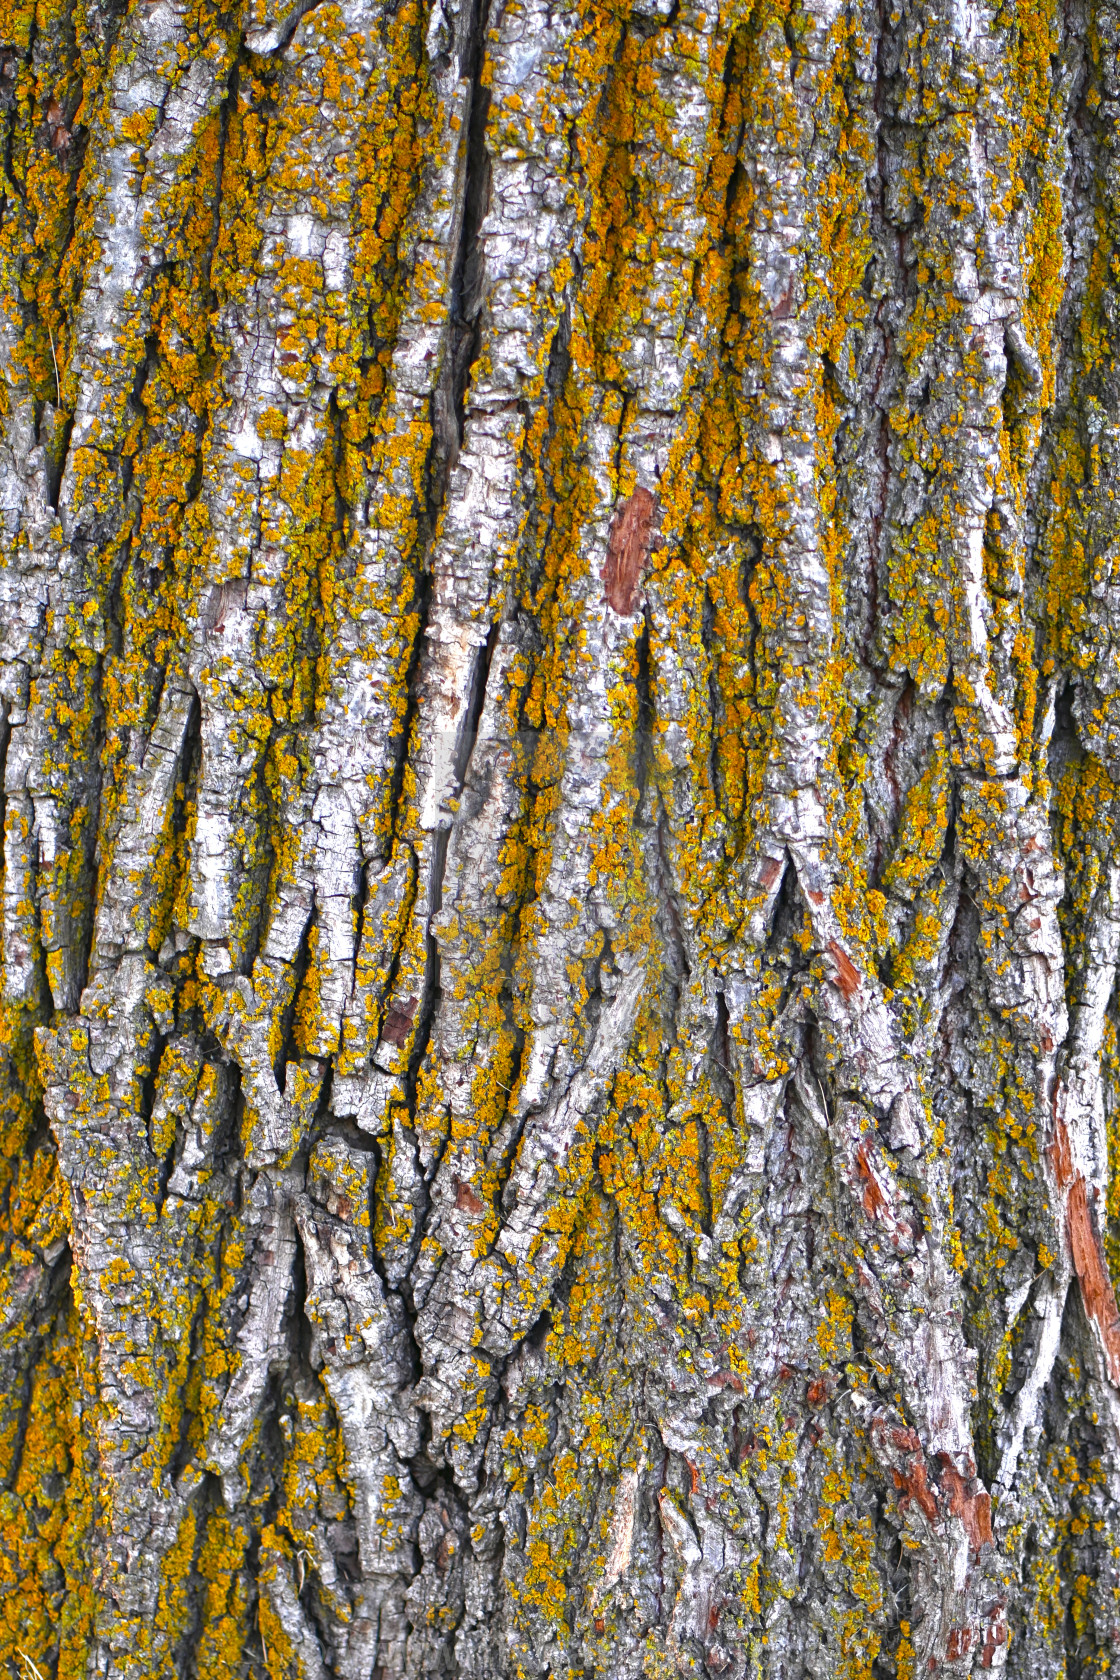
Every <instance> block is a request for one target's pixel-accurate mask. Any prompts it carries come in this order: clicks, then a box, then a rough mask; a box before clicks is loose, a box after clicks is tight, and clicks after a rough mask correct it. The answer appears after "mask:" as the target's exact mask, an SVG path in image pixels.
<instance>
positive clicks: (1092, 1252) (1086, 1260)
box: [1050, 1120, 1120, 1389]
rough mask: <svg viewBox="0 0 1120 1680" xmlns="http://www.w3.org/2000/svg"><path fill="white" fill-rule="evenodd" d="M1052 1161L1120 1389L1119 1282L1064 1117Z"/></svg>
mask: <svg viewBox="0 0 1120 1680" xmlns="http://www.w3.org/2000/svg"><path fill="white" fill-rule="evenodd" d="M1050 1160H1051V1163H1052V1165H1053V1169H1054V1176H1055V1178H1056V1180H1057V1183H1058V1188H1059V1189H1060V1190H1065V1191H1066V1192H1067V1196H1066V1231H1067V1233H1068V1240H1069V1246H1070V1252H1071V1254H1072V1257H1073V1266H1074V1271H1075V1272H1076V1273H1077V1281H1078V1283H1079V1284H1080V1285H1081V1299H1082V1302H1083V1304H1084V1307H1085V1311H1086V1313H1087V1314H1088V1317H1089V1321H1090V1323H1091V1324H1092V1326H1093V1329H1094V1330H1095V1332H1096V1334H1097V1336H1098V1337H1099V1338H1100V1345H1101V1348H1102V1350H1103V1352H1104V1357H1105V1360H1106V1363H1107V1367H1108V1373H1109V1376H1110V1377H1111V1379H1112V1382H1113V1384H1114V1385H1115V1386H1116V1387H1117V1388H1118V1389H1120V1308H1118V1307H1117V1304H1116V1285H1115V1282H1114V1280H1113V1278H1112V1277H1111V1276H1110V1274H1109V1269H1108V1261H1107V1259H1106V1257H1105V1254H1104V1249H1103V1247H1102V1244H1101V1239H1100V1235H1099V1233H1098V1230H1097V1223H1096V1220H1095V1219H1094V1217H1093V1210H1092V1208H1091V1206H1090V1203H1089V1189H1088V1186H1087V1185H1086V1183H1085V1179H1084V1178H1083V1177H1082V1175H1081V1174H1080V1173H1079V1172H1078V1171H1077V1170H1076V1169H1075V1167H1074V1165H1073V1158H1072V1155H1071V1152H1070V1139H1069V1132H1068V1130H1067V1128H1066V1126H1065V1124H1064V1122H1063V1121H1062V1120H1056V1121H1055V1126H1054V1139H1053V1142H1052V1143H1051V1145H1050Z"/></svg>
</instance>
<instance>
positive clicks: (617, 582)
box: [602, 485, 657, 618]
mask: <svg viewBox="0 0 1120 1680" xmlns="http://www.w3.org/2000/svg"><path fill="white" fill-rule="evenodd" d="M656 512H657V497H656V496H655V495H653V493H652V492H651V491H649V490H646V489H644V488H643V487H642V486H641V485H639V486H638V488H637V489H636V490H635V491H634V494H633V495H632V496H628V497H627V498H626V500H625V501H624V502H623V503H622V504H621V506H620V507H619V509H618V512H617V513H616V514H615V516H614V520H613V523H612V524H611V534H610V538H609V540H608V542H607V562H606V565H605V566H604V567H603V571H602V579H603V589H604V593H605V595H606V597H607V603H608V605H609V606H612V607H613V608H614V610H615V612H616V613H619V614H620V615H621V617H623V618H629V616H630V614H631V613H632V612H633V611H634V608H635V606H636V605H637V594H638V579H639V577H640V576H641V572H642V567H643V566H644V565H645V563H646V561H647V560H648V559H649V556H650V550H651V548H652V547H653V521H654V515H655V514H656Z"/></svg>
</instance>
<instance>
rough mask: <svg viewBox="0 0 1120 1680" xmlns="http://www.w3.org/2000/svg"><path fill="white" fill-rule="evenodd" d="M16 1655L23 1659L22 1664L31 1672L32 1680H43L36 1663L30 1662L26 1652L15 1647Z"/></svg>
mask: <svg viewBox="0 0 1120 1680" xmlns="http://www.w3.org/2000/svg"><path fill="white" fill-rule="evenodd" d="M16 1653H17V1655H18V1656H21V1657H22V1658H23V1660H24V1662H25V1663H26V1664H27V1666H28V1668H29V1669H30V1670H31V1677H32V1680H43V1676H42V1674H41V1672H40V1670H39V1667H38V1665H37V1664H36V1663H33V1662H32V1660H31V1658H30V1657H29V1656H28V1654H27V1652H26V1651H23V1650H21V1649H20V1647H19V1646H18V1645H17V1646H16Z"/></svg>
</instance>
